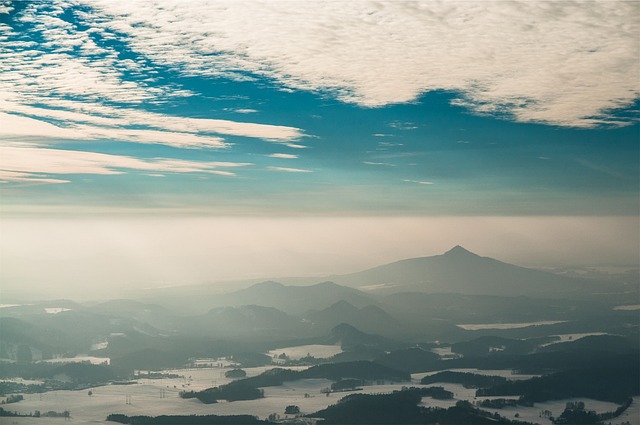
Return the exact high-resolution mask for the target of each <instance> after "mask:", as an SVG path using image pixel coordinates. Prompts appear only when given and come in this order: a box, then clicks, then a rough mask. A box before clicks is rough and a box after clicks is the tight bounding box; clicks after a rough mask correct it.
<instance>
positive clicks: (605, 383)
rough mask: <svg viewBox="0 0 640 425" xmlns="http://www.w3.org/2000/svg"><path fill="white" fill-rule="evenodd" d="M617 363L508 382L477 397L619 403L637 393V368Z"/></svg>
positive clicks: (639, 382)
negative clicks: (585, 399) (574, 399)
mask: <svg viewBox="0 0 640 425" xmlns="http://www.w3.org/2000/svg"><path fill="white" fill-rule="evenodd" d="M625 360H626V361H623V359H618V363H614V364H611V363H609V364H604V363H602V364H600V365H598V367H591V368H582V369H574V370H567V371H562V372H557V373H553V374H550V375H546V376H541V377H538V378H531V379H527V380H524V381H508V382H504V383H502V384H498V385H495V386H492V387H489V388H482V389H479V390H477V391H476V395H477V396H521V400H522V401H525V402H542V401H547V400H561V399H565V398H573V397H588V398H592V399H595V400H602V401H611V402H614V403H619V404H622V403H624V402H626V400H627V399H628V398H629V397H631V396H634V395H638V394H640V366H639V365H638V361H637V358H629V359H625Z"/></svg>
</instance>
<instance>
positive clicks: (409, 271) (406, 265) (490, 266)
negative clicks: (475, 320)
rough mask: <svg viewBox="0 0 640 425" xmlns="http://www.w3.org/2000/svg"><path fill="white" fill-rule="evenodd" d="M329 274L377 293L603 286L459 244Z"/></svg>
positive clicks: (578, 290) (540, 291)
mask: <svg viewBox="0 0 640 425" xmlns="http://www.w3.org/2000/svg"><path fill="white" fill-rule="evenodd" d="M333 280H334V281H335V282H336V283H338V284H341V285H346V286H351V287H355V288H360V289H367V290H372V291H374V290H375V291H376V292H379V293H389V292H409V291H418V292H430V293H438V292H440V293H460V294H475V295H500V296H519V295H527V296H534V297H554V296H563V297H569V296H574V295H576V294H579V295H588V294H589V293H592V292H595V291H602V289H603V287H602V284H601V283H599V282H594V281H592V280H583V279H577V278H569V277H563V276H558V275H555V274H552V273H548V272H544V271H540V270H533V269H527V268H524V267H519V266H514V265H511V264H507V263H503V262H501V261H498V260H494V259H492V258H488V257H481V256H479V255H476V254H474V253H472V252H469V251H467V250H466V249H464V248H462V247H460V246H456V247H455V248H453V249H451V250H450V251H448V252H446V253H444V254H442V255H436V256H433V257H421V258H412V259H408V260H402V261H397V262H394V263H391V264H386V265H383V266H378V267H374V268H372V269H368V270H364V271H361V272H358V273H352V274H347V275H342V276H334V277H333ZM614 286H615V285H614Z"/></svg>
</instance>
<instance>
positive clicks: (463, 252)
mask: <svg viewBox="0 0 640 425" xmlns="http://www.w3.org/2000/svg"><path fill="white" fill-rule="evenodd" d="M443 255H444V256H448V257H462V256H468V255H472V256H474V257H479V255H477V254H474V253H473V252H471V251H469V250H467V249H465V248H464V247H462V246H460V245H456V246H454V247H453V248H451V249H450V250H449V251H447V252H445V253H444V254H443Z"/></svg>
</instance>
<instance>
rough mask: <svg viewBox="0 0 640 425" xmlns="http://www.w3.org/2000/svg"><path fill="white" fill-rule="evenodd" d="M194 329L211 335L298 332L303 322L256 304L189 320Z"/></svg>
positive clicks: (213, 311) (227, 309) (216, 311)
mask: <svg viewBox="0 0 640 425" xmlns="http://www.w3.org/2000/svg"><path fill="white" fill-rule="evenodd" d="M191 321H192V322H193V326H195V327H198V328H200V329H201V331H203V332H204V333H205V334H209V335H212V336H218V335H222V336H234V335H235V336H240V335H246V334H254V335H260V334H264V333H274V332H275V333H277V334H283V335H288V332H290V331H294V330H296V329H299V328H300V327H301V326H302V321H301V320H300V319H299V318H297V317H293V316H290V315H288V314H286V313H284V312H282V311H280V310H278V309H276V308H273V307H264V306H259V305H245V306H240V307H218V308H214V309H212V310H211V311H209V313H207V314H206V315H204V316H198V317H195V318H192V319H191Z"/></svg>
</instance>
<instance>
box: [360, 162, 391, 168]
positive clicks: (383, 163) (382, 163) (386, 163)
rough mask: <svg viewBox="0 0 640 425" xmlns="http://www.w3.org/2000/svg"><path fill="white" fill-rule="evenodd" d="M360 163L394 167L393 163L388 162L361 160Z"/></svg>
mask: <svg viewBox="0 0 640 425" xmlns="http://www.w3.org/2000/svg"><path fill="white" fill-rule="evenodd" d="M362 163H363V164H367V165H384V166H387V167H395V164H389V163H388V162H373V161H362Z"/></svg>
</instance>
